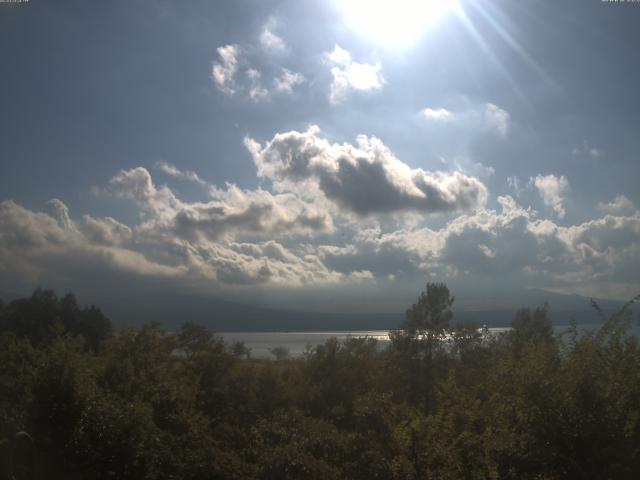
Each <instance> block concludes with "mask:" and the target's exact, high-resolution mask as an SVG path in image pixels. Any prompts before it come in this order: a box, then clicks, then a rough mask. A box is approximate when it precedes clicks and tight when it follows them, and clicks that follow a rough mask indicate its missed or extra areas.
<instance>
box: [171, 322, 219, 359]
mask: <svg viewBox="0 0 640 480" xmlns="http://www.w3.org/2000/svg"><path fill="white" fill-rule="evenodd" d="M212 340H213V334H212V333H211V332H210V331H209V329H207V327H205V326H204V325H199V324H197V323H194V322H184V323H183V324H182V325H181V326H180V331H179V332H178V338H177V342H176V346H177V347H178V348H180V349H182V350H184V351H185V352H186V353H187V354H189V353H194V352H197V351H201V350H204V349H206V348H207V347H208V346H209V345H210V344H211V341H212Z"/></svg>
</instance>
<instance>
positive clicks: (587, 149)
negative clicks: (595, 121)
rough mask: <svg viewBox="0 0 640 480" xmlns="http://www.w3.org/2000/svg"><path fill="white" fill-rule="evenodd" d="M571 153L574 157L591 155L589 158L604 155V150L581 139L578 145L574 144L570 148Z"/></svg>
mask: <svg viewBox="0 0 640 480" xmlns="http://www.w3.org/2000/svg"><path fill="white" fill-rule="evenodd" d="M571 155H573V156H574V157H591V158H599V157H603V156H604V152H603V151H602V150H601V149H599V148H597V147H594V146H593V145H589V142H587V141H586V140H583V141H582V143H581V144H580V145H576V146H575V147H573V149H572V150H571Z"/></svg>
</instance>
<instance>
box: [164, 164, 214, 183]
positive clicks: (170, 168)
mask: <svg viewBox="0 0 640 480" xmlns="http://www.w3.org/2000/svg"><path fill="white" fill-rule="evenodd" d="M156 167H157V168H158V169H159V170H161V171H163V172H164V173H166V174H167V175H170V176H172V177H174V178H179V179H181V180H188V181H190V182H193V183H197V184H198V185H202V186H207V182H205V181H204V180H202V179H201V178H200V177H199V176H198V174H197V173H195V172H192V171H191V170H184V171H183V170H180V169H179V168H177V167H176V166H175V165H171V164H169V163H166V162H157V163H156Z"/></svg>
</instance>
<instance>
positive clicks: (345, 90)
mask: <svg viewBox="0 0 640 480" xmlns="http://www.w3.org/2000/svg"><path fill="white" fill-rule="evenodd" d="M325 60H326V62H327V63H328V64H329V65H331V75H332V76H333V81H332V82H331V87H330V92H329V101H330V102H331V103H333V104H336V103H340V102H342V101H343V100H344V99H345V98H346V96H347V95H348V94H349V92H351V91H353V90H357V91H362V92H366V91H370V90H380V89H381V88H382V86H383V85H384V83H385V80H384V77H383V76H382V73H381V71H380V70H381V69H382V65H381V64H380V62H376V63H374V64H370V63H358V62H355V61H353V60H352V58H351V54H350V53H349V52H348V51H347V50H345V49H343V48H341V47H340V46H338V45H335V47H334V49H333V50H332V51H331V52H326V53H325Z"/></svg>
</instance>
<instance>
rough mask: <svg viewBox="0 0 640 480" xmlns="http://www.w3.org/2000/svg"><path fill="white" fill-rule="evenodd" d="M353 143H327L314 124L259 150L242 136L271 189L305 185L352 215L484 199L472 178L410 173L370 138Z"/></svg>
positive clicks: (467, 204)
mask: <svg viewBox="0 0 640 480" xmlns="http://www.w3.org/2000/svg"><path fill="white" fill-rule="evenodd" d="M356 143H357V144H356V145H355V146H354V145H350V144H343V145H339V144H331V143H329V142H328V141H327V140H326V139H324V138H322V137H320V136H319V129H318V128H317V127H315V126H312V127H310V128H309V129H308V130H307V131H306V132H296V131H292V132H286V133H279V134H276V135H275V136H274V137H273V139H272V140H271V141H269V142H267V143H266V144H265V145H264V146H262V145H260V144H259V143H258V142H256V141H255V140H253V139H251V138H245V145H246V146H247V148H248V149H249V151H250V152H251V155H252V156H253V159H254V162H255V163H256V166H257V168H258V175H259V176H261V177H266V178H269V179H271V180H272V181H274V182H275V183H276V185H277V184H279V183H282V182H301V181H306V182H308V183H309V184H310V185H312V186H314V187H315V188H317V189H318V190H319V191H320V192H322V194H323V195H324V196H325V197H326V198H327V199H328V200H330V201H332V202H334V203H335V204H337V205H339V206H340V207H343V208H347V209H348V210H350V211H352V212H354V213H356V214H358V215H369V214H380V213H394V212H406V211H415V212H420V213H424V214H428V213H436V212H450V211H456V210H470V209H474V208H477V207H478V206H481V205H483V204H484V203H485V201H486V198H487V190H486V187H485V186H484V185H483V184H482V182H480V181H479V180H477V179H476V178H473V177H469V176H467V175H464V174H462V173H460V172H427V171H425V170H422V169H420V168H416V169H412V168H411V167H409V166H408V165H407V164H405V163H403V162H401V161H400V160H398V159H397V158H396V157H395V156H394V155H393V153H392V152H391V151H390V150H389V149H388V148H387V147H386V146H385V145H384V144H383V143H382V142H381V141H380V140H379V139H377V138H375V137H367V136H364V135H360V136H358V138H357V142H356ZM372 192H375V194H372Z"/></svg>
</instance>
